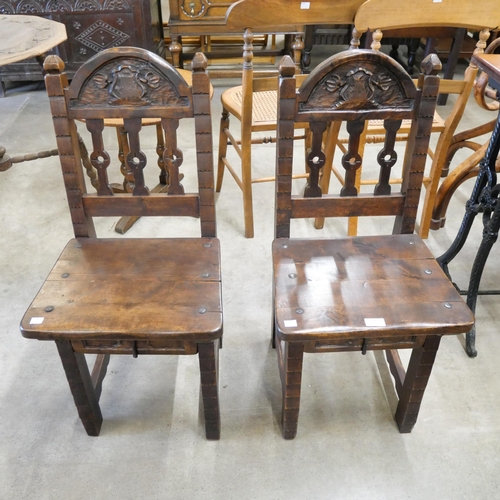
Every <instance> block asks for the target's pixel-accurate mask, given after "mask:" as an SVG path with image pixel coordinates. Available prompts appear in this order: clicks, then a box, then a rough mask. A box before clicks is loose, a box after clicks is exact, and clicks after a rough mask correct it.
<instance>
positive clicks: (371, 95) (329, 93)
mask: <svg viewBox="0 0 500 500" xmlns="http://www.w3.org/2000/svg"><path fill="white" fill-rule="evenodd" d="M401 107H411V100H409V99H407V98H406V97H405V94H404V91H403V89H402V88H401V87H400V85H399V84H398V82H397V79H395V78H393V76H392V75H391V73H390V71H388V70H387V69H385V68H381V67H379V66H377V65H375V64H373V63H370V62H367V63H366V65H365V66H363V67H360V66H359V65H355V66H353V65H352V64H345V65H342V66H340V67H337V68H335V69H334V70H333V71H331V72H330V73H328V74H327V75H326V76H325V77H324V78H323V79H322V80H321V81H320V82H319V83H318V85H316V87H315V88H314V89H313V90H312V92H311V94H310V96H309V99H308V100H307V101H306V102H304V103H301V104H300V106H299V111H313V110H321V109H338V110H350V109H353V110H358V111H359V110H360V109H364V110H370V109H379V108H401Z"/></svg>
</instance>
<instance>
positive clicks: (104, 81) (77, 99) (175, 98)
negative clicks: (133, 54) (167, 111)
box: [69, 58, 192, 116]
mask: <svg viewBox="0 0 500 500" xmlns="http://www.w3.org/2000/svg"><path fill="white" fill-rule="evenodd" d="M69 105H70V109H71V110H76V109H78V108H83V107H85V108H87V109H91V108H94V109H102V108H103V107H111V108H112V107H116V106H123V105H126V106H131V107H144V106H158V107H162V106H167V105H168V106H170V107H172V106H179V107H185V108H187V109H189V108H190V100H189V98H188V97H186V96H181V95H180V94H179V91H178V89H177V88H176V87H175V86H174V85H173V84H172V82H171V81H170V80H169V79H168V78H167V77H166V76H165V75H163V74H162V73H161V72H160V71H159V70H157V69H156V68H155V67H154V66H152V65H151V64H149V63H147V62H144V61H139V60H136V59H134V58H123V59H120V60H119V62H117V61H116V60H115V61H112V62H111V63H108V64H105V65H103V66H100V67H99V68H98V69H97V70H96V71H95V72H94V73H93V74H92V75H90V77H88V78H87V79H86V81H85V82H84V84H83V85H82V87H81V88H80V89H79V93H78V96H72V97H71V99H70V103H69ZM185 114H186V116H189V115H192V112H189V111H187V112H186V113H185Z"/></svg>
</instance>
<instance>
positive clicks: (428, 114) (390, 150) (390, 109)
mask: <svg viewBox="0 0 500 500" xmlns="http://www.w3.org/2000/svg"><path fill="white" fill-rule="evenodd" d="M440 67H441V65H440V63H439V59H438V58H437V56H435V55H431V56H429V58H428V59H426V61H425V62H424V64H423V69H424V72H425V74H422V75H421V77H420V79H419V81H418V86H415V84H414V82H413V80H412V78H411V77H410V76H409V75H408V74H407V73H406V71H405V70H404V69H403V67H402V66H401V65H400V64H399V63H397V62H395V61H394V60H393V59H392V58H390V57H389V56H387V55H385V54H383V53H380V52H378V51H374V50H350V51H345V52H342V53H339V54H336V55H334V56H332V57H330V58H329V59H327V60H326V61H324V62H323V63H322V64H320V65H319V66H317V67H316V68H315V69H314V70H313V71H312V72H311V74H310V75H309V77H308V78H307V79H306V80H305V81H304V83H303V84H302V86H301V87H300V89H298V90H296V88H295V77H294V67H293V63H292V61H291V60H290V59H289V58H286V59H284V60H282V63H281V66H280V73H281V76H280V82H279V90H278V93H279V106H278V139H277V151H276V155H277V156H276V169H277V171H276V221H275V235H276V237H277V238H288V237H290V221H291V219H293V218H308V217H348V216H373V215H383V216H390V215H391V216H395V225H394V230H393V232H394V233H412V232H413V230H414V226H415V218H416V215H417V209H418V203H419V197H420V189H421V185H422V179H423V172H424V166H425V160H426V155H427V148H428V144H429V137H430V133H431V126H432V120H433V115H434V110H435V104H436V96H437V92H438V87H439V77H437V76H436V75H437V72H438V71H439V69H440ZM372 119H381V120H384V127H385V130H386V136H385V140H384V142H383V144H382V149H381V151H380V152H379V153H378V155H377V161H378V164H379V167H380V170H379V177H378V183H377V184H376V186H375V187H374V189H373V192H371V193H370V192H367V193H365V192H363V193H359V192H358V189H357V187H356V185H355V180H356V170H357V169H359V168H360V166H361V160H362V159H361V156H360V154H359V152H358V149H359V146H360V140H361V135H362V133H363V130H364V128H365V122H366V121H367V120H372ZM404 119H410V120H412V128H411V131H410V136H409V140H408V142H407V147H406V152H405V154H404V158H403V160H402V170H403V183H402V186H401V189H400V190H399V192H397V193H393V192H392V190H391V185H390V184H389V177H390V172H391V169H392V167H393V166H394V165H395V164H396V162H397V159H398V157H397V154H396V151H395V150H394V144H395V141H396V135H397V132H398V130H399V128H400V127H401V123H402V120H404ZM340 121H345V122H347V124H346V125H347V132H348V134H349V142H348V146H347V152H346V153H345V154H344V155H343V157H342V160H341V163H342V166H343V168H344V170H345V179H344V183H343V186H342V188H341V190H340V192H339V193H334V194H327V195H323V193H322V190H321V188H320V186H319V178H320V171H321V168H322V167H323V165H324V164H325V153H324V150H323V143H322V139H323V134H324V132H325V130H326V128H327V126H328V124H329V123H330V122H340ZM295 122H302V123H304V122H305V123H308V124H309V127H310V129H311V132H312V146H311V149H310V150H309V152H308V154H307V157H306V163H307V167H308V169H309V171H310V175H309V179H308V182H307V185H306V187H305V190H304V193H303V195H292V167H293V127H294V123H295Z"/></svg>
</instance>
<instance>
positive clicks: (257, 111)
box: [216, 0, 363, 238]
mask: <svg viewBox="0 0 500 500" xmlns="http://www.w3.org/2000/svg"><path fill="white" fill-rule="evenodd" d="M362 2H363V0H347V1H344V2H342V3H340V4H338V5H336V6H335V8H332V7H331V5H330V4H328V3H326V2H287V1H284V0H274V1H271V2H270V1H269V0H252V1H248V0H242V1H240V2H238V3H236V4H234V5H233V6H232V7H230V9H229V10H228V12H227V16H226V24H227V27H228V31H229V32H233V33H234V32H237V31H240V32H242V33H243V32H245V36H244V40H245V45H244V47H243V73H242V85H240V86H237V87H233V88H230V89H228V90H226V91H225V92H223V94H222V97H221V100H222V107H223V110H222V118H221V126H220V137H219V157H218V165H217V182H216V191H220V190H221V188H222V180H223V176H224V171H225V169H227V170H228V171H229V172H230V174H231V175H232V177H233V178H234V180H235V181H236V183H237V185H238V186H239V187H240V189H241V190H242V192H243V213H244V224H245V236H246V237H247V238H253V236H254V222H253V196H252V185H253V184H255V183H259V182H266V181H272V180H274V177H273V175H272V174H270V175H269V176H266V177H260V178H255V177H253V175H252V145H253V144H263V143H273V142H275V139H274V137H269V136H266V137H265V138H255V136H254V133H255V132H263V131H275V130H276V105H277V93H276V89H277V83H278V79H277V72H274V74H275V75H276V76H273V77H270V78H265V77H262V78H256V77H255V75H254V68H253V61H252V59H253V47H252V41H253V36H254V33H260V32H264V33H288V34H295V37H296V38H295V41H294V43H293V44H292V49H293V51H294V60H295V64H296V71H297V72H299V68H300V56H301V51H302V48H303V41H302V37H301V34H302V32H303V29H304V28H303V27H304V26H305V25H309V24H319V23H321V22H328V23H331V24H351V23H352V22H353V19H354V15H355V13H356V10H357V8H358V7H359V5H360V4H361V3H362ZM306 5H308V7H307V8H305V6H306ZM277 22H279V23H280V24H279V25H277V24H276V23H277ZM300 82H301V79H300V78H298V79H297V84H298V85H300ZM230 116H232V117H234V118H235V119H236V120H237V121H238V122H239V128H240V130H239V138H238V137H237V134H236V133H234V129H235V128H237V127H234V126H233V127H231V126H230ZM297 128H301V125H300V124H297ZM304 137H305V136H304V135H300V136H298V137H296V138H304ZM228 145H230V146H232V147H233V148H234V150H235V152H236V154H237V156H238V157H239V160H240V162H241V164H240V166H239V167H236V166H234V165H232V164H231V162H230V161H229V160H228V158H227V146H228ZM298 176H304V175H303V174H298Z"/></svg>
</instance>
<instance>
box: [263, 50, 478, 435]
mask: <svg viewBox="0 0 500 500" xmlns="http://www.w3.org/2000/svg"><path fill="white" fill-rule="evenodd" d="M439 67H440V64H439V60H437V57H436V56H430V59H427V60H426V62H425V64H424V65H423V70H424V72H425V74H422V75H421V77H420V79H419V82H418V87H416V86H415V84H414V83H413V81H412V79H411V77H410V76H409V75H408V74H407V73H406V72H405V71H404V69H403V68H402V67H401V66H400V65H399V64H398V63H397V62H395V61H394V60H393V59H392V58H390V57H389V56H386V55H385V54H382V53H380V52H377V51H372V50H364V49H363V50H350V51H345V52H342V53H340V54H336V55H334V56H332V57H331V58H329V59H327V60H326V61H324V62H323V63H322V64H320V65H319V66H318V67H316V69H314V70H313V71H312V72H311V74H310V75H309V77H308V78H307V80H306V81H305V82H304V83H303V84H302V86H301V87H300V89H299V90H296V83H295V78H294V66H293V63H292V62H291V61H290V59H285V60H284V61H283V62H282V64H281V68H280V70H281V78H280V82H279V90H278V93H279V108H278V131H277V146H276V148H277V152H276V158H277V160H276V161H277V166H276V213H275V221H276V224H275V236H276V238H275V240H274V242H273V246H272V254H273V270H274V289H273V296H274V325H273V326H274V332H273V343H274V345H275V346H276V348H277V353H278V365H279V371H280V376H281V383H282V388H283V407H282V423H283V437H284V438H285V439H292V438H293V437H294V436H295V434H296V432H297V423H298V416H299V407H300V393H301V377H302V363H303V356H304V352H308V353H321V352H343V351H361V353H362V354H365V353H366V352H367V351H369V350H376V349H384V350H386V354H387V359H388V362H389V366H390V370H391V372H392V374H393V376H394V378H395V381H396V384H395V385H396V392H397V394H398V396H399V403H398V407H397V411H396V417H395V418H396V422H397V425H398V427H399V430H400V432H410V431H411V429H412V427H413V425H414V424H415V422H416V419H417V415H418V411H419V408H420V403H421V400H422V396H423V392H424V390H425V387H426V384H427V381H428V379H429V376H430V373H431V369H432V364H433V362H434V358H435V356H436V352H437V349H438V346H439V342H440V339H441V336H442V335H448V334H456V333H461V332H466V331H467V330H468V329H469V328H470V326H471V325H472V324H473V321H474V318H473V315H472V314H471V312H470V310H469V308H468V307H467V306H466V304H465V303H464V302H463V300H462V299H461V297H460V296H459V294H458V292H457V291H456V290H455V288H454V287H453V285H452V284H451V282H450V281H449V280H448V278H447V277H446V275H445V274H444V273H443V271H442V270H441V269H440V267H439V265H438V264H437V262H436V261H435V259H434V257H433V256H432V254H431V253H430V251H429V250H428V249H427V247H426V246H425V244H424V243H423V241H422V240H421V239H420V238H419V237H418V236H417V235H415V234H413V229H414V223H415V217H416V214H417V208H418V202H419V197H420V188H421V183H422V172H423V167H424V164H425V159H426V152H427V147H428V142H429V136H430V132H431V125H432V117H433V114H434V110H435V103H436V97H437V93H438V88H439V78H438V77H437V76H435V75H436V73H437V71H438V70H439ZM373 119H378V120H383V121H384V123H385V126H386V129H387V136H386V138H385V141H384V143H383V146H382V147H381V151H380V153H379V154H378V162H379V165H380V177H379V182H378V184H377V186H376V187H375V189H374V191H373V192H371V193H368V192H367V193H359V192H358V189H357V188H356V185H355V179H356V170H357V169H359V168H360V165H361V157H360V156H359V154H358V149H359V147H360V140H361V135H362V133H363V130H364V127H365V123H366V121H367V120H373ZM403 120H411V122H412V126H411V130H410V132H409V133H410V137H409V140H408V142H407V148H406V153H405V155H404V160H403V166H402V169H403V185H402V188H401V190H400V191H398V192H392V189H391V188H392V187H391V186H390V184H389V182H388V179H389V172H390V170H391V167H392V166H393V165H394V163H395V161H396V154H395V151H394V143H395V138H396V135H397V133H398V129H399V127H400V126H401V123H402V121H403ZM332 121H333V122H342V121H345V122H346V124H347V131H348V133H349V145H348V151H347V153H346V154H345V155H344V156H343V158H342V165H343V167H344V169H345V175H344V185H343V187H342V189H341V190H340V194H339V195H336V194H335V195H334V194H323V193H322V190H321V187H320V186H319V182H318V180H319V174H320V169H321V168H322V167H323V165H324V162H325V156H326V155H325V151H324V150H323V147H322V138H323V134H324V132H325V130H326V128H327V126H328V123H330V122H332ZM295 122H301V123H303V122H308V123H309V126H310V129H311V132H312V149H311V150H310V151H309V154H308V156H307V167H308V168H309V169H310V176H309V181H308V183H307V185H306V187H305V190H304V193H303V195H292V189H291V188H292V165H293V161H294V148H293V141H292V139H291V137H292V132H293V127H294V123H295ZM318 215H321V216H325V217H346V216H373V215H377V216H395V223H394V227H393V234H392V235H387V236H358V237H347V238H338V239H326V238H323V239H311V238H308V239H297V238H291V236H290V225H291V219H296V218H307V217H315V216H318ZM398 348H406V349H413V352H412V354H411V359H410V361H409V365H408V369H407V370H406V374H405V370H404V368H403V365H402V363H401V360H400V358H399V355H398V352H397V350H396V349H398Z"/></svg>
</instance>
